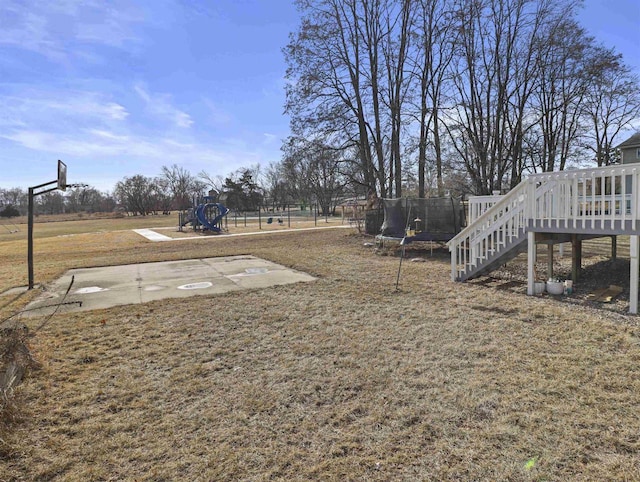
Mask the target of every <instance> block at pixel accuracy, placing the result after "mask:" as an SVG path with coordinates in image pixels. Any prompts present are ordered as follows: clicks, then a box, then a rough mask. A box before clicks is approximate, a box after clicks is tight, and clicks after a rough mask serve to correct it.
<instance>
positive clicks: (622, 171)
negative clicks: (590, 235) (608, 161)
mask: <svg viewBox="0 0 640 482" xmlns="http://www.w3.org/2000/svg"><path fill="white" fill-rule="evenodd" d="M639 175H640V166H630V165H620V166H609V167H601V168H595V169H580V170H576V171H561V172H549V173H542V174H535V175H532V176H530V177H529V178H528V179H527V181H528V182H529V183H530V184H531V186H530V188H529V189H530V190H531V189H534V185H542V184H547V183H553V184H554V188H553V189H550V190H548V191H547V192H546V193H545V194H544V195H543V196H540V197H539V198H537V199H536V202H535V203H532V204H531V205H530V206H529V209H530V211H529V214H528V217H529V219H531V221H532V226H533V227H535V228H560V227H565V228H566V227H569V228H573V229H583V230H589V229H592V230H594V229H600V230H603V229H611V228H612V227H613V226H616V228H617V229H619V230H622V231H629V230H631V231H635V230H636V229H637V223H638V217H639V216H638V214H639V211H638V207H639V206H640V203H639V199H638V194H640V189H639V188H638V187H639V183H638V181H639ZM634 193H635V194H634Z"/></svg>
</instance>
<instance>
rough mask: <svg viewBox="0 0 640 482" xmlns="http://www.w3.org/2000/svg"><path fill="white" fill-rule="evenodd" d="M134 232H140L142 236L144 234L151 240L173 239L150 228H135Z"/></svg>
mask: <svg viewBox="0 0 640 482" xmlns="http://www.w3.org/2000/svg"><path fill="white" fill-rule="evenodd" d="M133 232H134V233H138V234H139V235H140V236H144V237H145V238H147V239H148V240H149V241H154V242H157V241H171V238H170V237H169V236H165V235H164V234H160V233H157V232H155V231H152V230H150V229H134V230H133Z"/></svg>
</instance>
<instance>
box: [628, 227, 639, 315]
mask: <svg viewBox="0 0 640 482" xmlns="http://www.w3.org/2000/svg"><path fill="white" fill-rule="evenodd" d="M639 238H640V236H638V235H637V234H632V235H631V236H629V258H630V263H629V264H630V268H629V313H631V314H633V315H635V314H637V313H638V239H639Z"/></svg>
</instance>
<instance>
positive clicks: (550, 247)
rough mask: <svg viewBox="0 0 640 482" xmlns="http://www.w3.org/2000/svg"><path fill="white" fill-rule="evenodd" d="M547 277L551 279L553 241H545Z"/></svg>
mask: <svg viewBox="0 0 640 482" xmlns="http://www.w3.org/2000/svg"><path fill="white" fill-rule="evenodd" d="M547 279H548V280H549V279H553V243H552V242H551V241H549V242H548V243H547Z"/></svg>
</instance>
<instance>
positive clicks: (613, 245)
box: [611, 235, 618, 261]
mask: <svg viewBox="0 0 640 482" xmlns="http://www.w3.org/2000/svg"><path fill="white" fill-rule="evenodd" d="M617 257H618V236H616V235H613V236H611V259H612V260H613V261H615V260H616V258H617Z"/></svg>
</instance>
